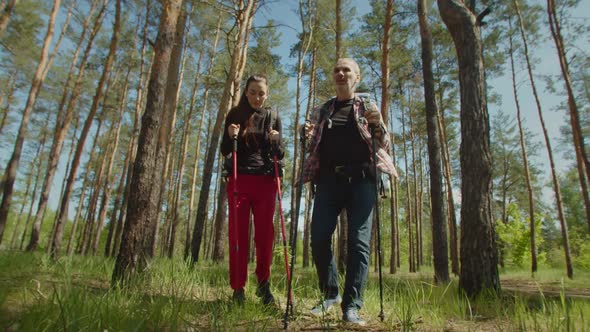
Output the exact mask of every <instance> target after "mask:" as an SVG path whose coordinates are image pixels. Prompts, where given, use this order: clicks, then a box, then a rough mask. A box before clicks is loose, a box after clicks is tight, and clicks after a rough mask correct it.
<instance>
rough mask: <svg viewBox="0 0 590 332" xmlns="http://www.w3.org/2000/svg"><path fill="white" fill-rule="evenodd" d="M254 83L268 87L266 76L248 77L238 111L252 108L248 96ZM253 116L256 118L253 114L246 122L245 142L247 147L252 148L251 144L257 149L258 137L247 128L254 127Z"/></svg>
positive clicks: (254, 75) (255, 75)
mask: <svg viewBox="0 0 590 332" xmlns="http://www.w3.org/2000/svg"><path fill="white" fill-rule="evenodd" d="M252 82H260V83H262V82H264V84H266V85H267V86H268V80H267V78H266V76H265V75H264V74H253V75H251V76H250V77H248V79H247V80H246V86H244V91H242V96H241V97H240V101H239V102H238V109H239V110H246V109H249V108H251V107H252V106H250V104H249V103H248V98H247V97H246V94H247V93H248V87H249V86H250V83H252ZM253 116H254V113H252V114H251V115H250V118H249V119H248V121H247V122H246V128H245V129H246V130H245V131H244V140H245V142H246V145H247V146H251V144H254V146H255V147H256V148H258V142H257V141H256V136H255V135H254V134H253V133H251V132H249V131H248V130H247V128H250V127H251V126H252V120H253V119H252V117H253Z"/></svg>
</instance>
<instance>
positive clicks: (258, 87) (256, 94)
mask: <svg viewBox="0 0 590 332" xmlns="http://www.w3.org/2000/svg"><path fill="white" fill-rule="evenodd" d="M267 97H268V95H267V87H266V82H264V81H262V82H256V81H252V82H250V84H248V86H247V87H246V98H247V99H248V103H249V104H250V106H251V107H253V108H260V107H262V105H263V104H264V101H265V100H266V98H267Z"/></svg>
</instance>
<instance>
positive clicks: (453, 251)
mask: <svg viewBox="0 0 590 332" xmlns="http://www.w3.org/2000/svg"><path fill="white" fill-rule="evenodd" d="M439 100H440V101H441V104H442V93H441V98H440V99H439ZM438 120H439V121H438V129H439V130H438V132H439V135H440V143H441V148H442V158H443V173H444V177H445V184H446V189H447V190H446V194H447V209H448V211H447V214H448V224H449V242H450V246H449V247H450V248H449V249H450V255H451V272H452V273H453V274H455V275H459V250H458V248H457V238H458V236H457V218H456V213H455V200H454V198H453V183H452V180H451V179H452V175H451V161H450V159H451V158H450V153H449V145H448V144H447V128H446V124H445V117H444V111H440V112H439V113H438Z"/></svg>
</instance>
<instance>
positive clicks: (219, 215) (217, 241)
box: [209, 169, 227, 263]
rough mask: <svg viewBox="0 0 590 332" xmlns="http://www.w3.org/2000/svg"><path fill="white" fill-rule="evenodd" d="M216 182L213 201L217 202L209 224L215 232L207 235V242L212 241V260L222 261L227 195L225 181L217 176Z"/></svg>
mask: <svg viewBox="0 0 590 332" xmlns="http://www.w3.org/2000/svg"><path fill="white" fill-rule="evenodd" d="M218 170H221V169H218ZM218 173H219V172H218ZM216 184H217V185H216V186H215V187H216V188H215V190H216V192H217V201H214V203H215V202H217V204H216V205H215V207H214V212H215V214H213V216H214V218H213V223H212V225H211V228H212V230H213V229H214V231H215V233H214V236H209V242H213V247H214V248H213V254H212V257H211V258H212V260H213V261H214V262H217V263H219V262H221V261H223V258H224V254H225V244H226V243H227V240H226V233H225V230H226V229H227V227H226V226H227V222H226V221H227V213H226V206H227V195H226V194H225V191H226V188H227V182H226V181H224V180H223V179H222V178H220V177H218V179H217V181H216Z"/></svg>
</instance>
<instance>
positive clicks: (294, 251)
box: [283, 120, 309, 330]
mask: <svg viewBox="0 0 590 332" xmlns="http://www.w3.org/2000/svg"><path fill="white" fill-rule="evenodd" d="M305 122H306V123H308V122H309V120H305ZM300 140H301V165H300V166H299V167H300V168H301V170H300V173H299V186H298V187H297V197H296V199H295V220H293V224H292V226H291V227H293V233H292V237H291V271H290V273H289V275H290V276H292V275H293V267H294V266H295V255H296V254H297V227H298V224H299V208H300V207H301V194H302V193H303V165H304V164H305V140H306V135H305V133H304V134H303V135H301V138H300ZM292 280H293V279H289V285H288V286H287V293H288V294H291V281H292ZM289 310H290V312H291V315H293V299H292V298H291V297H288V298H287V307H286V308H285V317H284V318H283V322H284V326H283V328H284V329H285V330H286V329H287V328H288V327H289Z"/></svg>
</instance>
